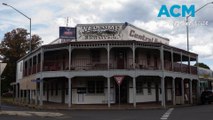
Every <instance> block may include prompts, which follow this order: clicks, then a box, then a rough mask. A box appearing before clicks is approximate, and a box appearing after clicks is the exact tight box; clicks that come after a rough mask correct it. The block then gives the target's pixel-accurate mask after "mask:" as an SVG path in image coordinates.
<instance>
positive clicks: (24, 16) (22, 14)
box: [2, 3, 32, 52]
mask: <svg viewBox="0 0 213 120" xmlns="http://www.w3.org/2000/svg"><path fill="white" fill-rule="evenodd" d="M2 5H5V6H8V7H11V8H12V9H14V10H15V11H17V12H18V13H20V14H22V15H23V16H24V17H26V18H27V19H29V20H30V52H31V49H32V48H31V44H32V37H31V18H30V17H28V16H27V15H25V14H24V13H22V12H21V11H19V10H17V9H16V8H14V7H13V6H11V5H8V4H6V3H2Z"/></svg>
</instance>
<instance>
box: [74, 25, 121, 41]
mask: <svg viewBox="0 0 213 120" xmlns="http://www.w3.org/2000/svg"><path fill="white" fill-rule="evenodd" d="M121 32H122V24H79V25H77V41H91V40H121V37H122V35H121V34H122V33H121Z"/></svg>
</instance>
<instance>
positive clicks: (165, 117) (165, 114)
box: [160, 108, 174, 120]
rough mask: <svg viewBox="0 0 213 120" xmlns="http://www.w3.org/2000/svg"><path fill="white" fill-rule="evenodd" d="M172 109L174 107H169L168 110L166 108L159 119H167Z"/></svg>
mask: <svg viewBox="0 0 213 120" xmlns="http://www.w3.org/2000/svg"><path fill="white" fill-rule="evenodd" d="M173 110H174V108H170V109H169V110H167V111H166V113H164V114H163V116H162V117H161V118H160V119H161V120H167V119H168V118H169V116H170V114H171V113H172V111H173Z"/></svg>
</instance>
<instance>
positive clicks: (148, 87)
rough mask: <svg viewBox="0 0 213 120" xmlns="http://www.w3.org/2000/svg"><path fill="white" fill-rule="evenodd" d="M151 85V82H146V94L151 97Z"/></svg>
mask: <svg viewBox="0 0 213 120" xmlns="http://www.w3.org/2000/svg"><path fill="white" fill-rule="evenodd" d="M151 87H152V84H151V82H147V89H148V94H149V95H151V94H152V88H151Z"/></svg>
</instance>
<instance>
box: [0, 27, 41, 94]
mask: <svg viewBox="0 0 213 120" xmlns="http://www.w3.org/2000/svg"><path fill="white" fill-rule="evenodd" d="M31 43H32V45H31V48H32V50H34V49H36V48H38V47H39V46H40V45H41V43H42V41H41V38H40V37H39V36H38V35H32V41H31ZM29 48H30V38H29V34H28V33H27V30H26V29H23V28H17V29H14V30H12V31H11V32H8V33H6V34H5V35H4V38H3V40H2V41H1V44H0V55H1V57H2V58H3V61H2V62H6V63H7V66H6V68H5V70H4V72H3V74H2V76H4V79H5V80H4V81H2V82H3V90H5V88H8V87H9V84H10V83H11V82H15V80H16V62H17V61H18V60H19V59H20V58H21V57H23V56H24V55H26V54H27V53H28V52H29Z"/></svg>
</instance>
